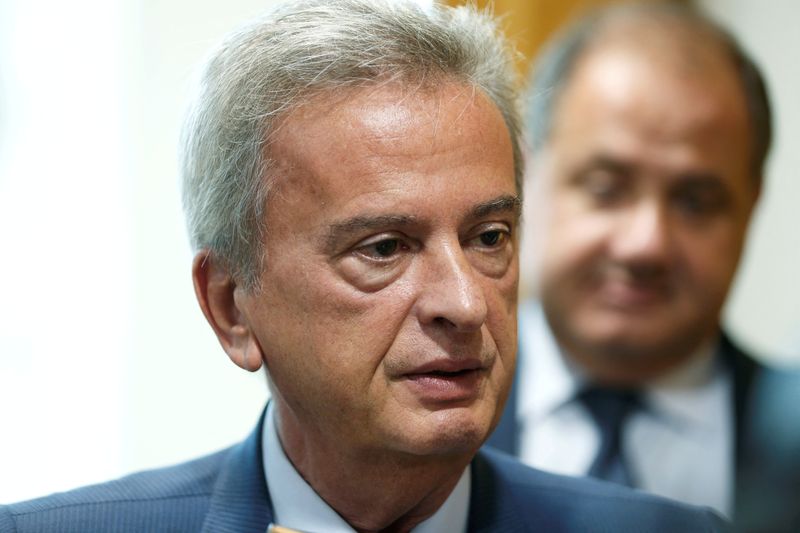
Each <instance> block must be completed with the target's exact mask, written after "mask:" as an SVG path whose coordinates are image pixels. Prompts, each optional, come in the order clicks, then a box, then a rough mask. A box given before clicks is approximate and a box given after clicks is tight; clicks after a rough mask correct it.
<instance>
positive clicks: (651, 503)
mask: <svg viewBox="0 0 800 533" xmlns="http://www.w3.org/2000/svg"><path fill="white" fill-rule="evenodd" d="M478 458H479V460H478V461H476V462H475V463H474V465H475V468H476V470H477V472H476V481H477V480H478V479H481V481H480V483H481V484H484V483H487V480H488V485H489V486H490V488H491V491H492V492H494V493H495V494H496V496H495V497H496V498H504V499H505V500H506V501H508V502H513V504H514V505H515V506H516V508H517V509H516V511H515V512H516V513H519V515H521V516H524V517H525V523H526V524H527V525H528V526H530V527H535V528H536V529H538V530H541V531H576V532H577V531H580V532H590V531H608V532H612V531H613V532H628V531H630V532H634V531H648V532H654V533H656V532H664V533H667V532H674V531H693V532H694V531H726V530H727V527H726V524H725V522H724V521H723V520H722V519H721V518H719V517H718V516H717V515H716V514H714V513H713V512H712V511H711V510H709V509H703V508H698V507H694V506H690V505H687V504H683V503H680V502H676V501H672V500H668V499H666V498H662V497H659V496H654V495H651V494H647V493H644V492H640V491H637V490H632V489H629V488H626V487H622V486H618V485H614V484H611V483H606V482H602V481H597V480H594V479H589V478H577V477H569V476H561V475H557V474H551V473H547V472H543V471H540V470H536V469H533V468H530V467H528V466H525V465H523V464H522V463H520V462H519V461H518V460H516V459H515V458H513V457H511V456H509V455H507V454H505V453H502V452H498V451H495V450H492V449H490V448H483V449H482V450H481V452H480V454H479V456H478Z"/></svg>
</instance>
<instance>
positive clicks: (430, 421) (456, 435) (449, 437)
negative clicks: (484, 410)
mask: <svg viewBox="0 0 800 533" xmlns="http://www.w3.org/2000/svg"><path fill="white" fill-rule="evenodd" d="M445 411H446V412H444V411H438V412H435V413H429V415H428V416H426V417H425V420H424V421H423V422H421V423H419V424H416V427H415V428H414V431H411V432H407V433H404V434H403V436H402V437H400V439H401V440H403V441H405V448H406V450H407V451H408V452H409V453H412V454H415V455H420V456H443V455H444V456H447V455H455V456H458V455H464V454H467V455H472V454H474V453H475V451H476V450H477V449H478V448H480V447H481V445H483V443H484V441H486V439H488V438H489V433H490V431H491V429H492V424H491V420H487V419H484V418H483V417H477V416H475V413H473V412H471V410H470V409H466V408H462V409H448V410H445Z"/></svg>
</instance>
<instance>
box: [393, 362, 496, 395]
mask: <svg viewBox="0 0 800 533" xmlns="http://www.w3.org/2000/svg"><path fill="white" fill-rule="evenodd" d="M483 376H484V371H483V370H480V369H478V370H467V371H464V372H459V373H457V374H433V373H430V374H409V375H407V376H406V377H405V378H406V383H407V384H408V386H409V387H410V388H411V389H412V390H413V392H414V393H415V396H417V398H419V399H420V400H422V401H426V402H435V403H451V402H463V401H468V400H473V399H475V398H476V397H477V396H478V393H479V391H480V383H481V380H482V379H483Z"/></svg>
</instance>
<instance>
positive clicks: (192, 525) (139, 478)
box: [0, 450, 229, 533]
mask: <svg viewBox="0 0 800 533" xmlns="http://www.w3.org/2000/svg"><path fill="white" fill-rule="evenodd" d="M228 451H229V450H224V451H221V452H217V453H215V454H213V455H209V456H207V457H203V458H200V459H196V460H194V461H190V462H187V463H182V464H179V465H175V466H171V467H166V468H160V469H156V470H149V471H144V472H139V473H136V474H131V475H129V476H126V477H123V478H120V479H117V480H114V481H109V482H106V483H101V484H98V485H90V486H87V487H82V488H79V489H75V490H71V491H68V492H60V493H56V494H52V495H50V496H45V497H43V498H37V499H35V500H29V501H24V502H19V503H15V504H11V505H6V506H0V531H3V532H6V531H8V532H14V531H19V532H25V531H36V532H42V533H47V532H51V531H52V532H56V531H58V532H79V531H80V532H93V531H98V532H99V531H198V530H200V528H201V527H202V523H203V520H204V518H205V515H206V511H207V509H208V505H209V501H210V498H211V493H212V490H213V487H214V483H215V481H216V479H217V476H218V474H219V471H220V468H221V466H222V463H223V461H224V460H225V457H226V455H227V453H228Z"/></svg>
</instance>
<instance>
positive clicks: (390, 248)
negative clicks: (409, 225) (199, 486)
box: [375, 239, 399, 257]
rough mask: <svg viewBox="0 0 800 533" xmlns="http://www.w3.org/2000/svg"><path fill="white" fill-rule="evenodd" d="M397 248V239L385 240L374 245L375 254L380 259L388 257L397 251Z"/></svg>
mask: <svg viewBox="0 0 800 533" xmlns="http://www.w3.org/2000/svg"><path fill="white" fill-rule="evenodd" d="M398 246H399V243H398V241H397V239H386V240H384V241H380V242H377V243H375V252H376V253H377V254H378V255H380V256H382V257H389V256H390V255H392V254H393V253H395V252H396V251H397V248H398Z"/></svg>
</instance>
